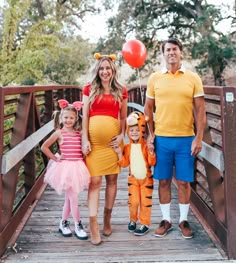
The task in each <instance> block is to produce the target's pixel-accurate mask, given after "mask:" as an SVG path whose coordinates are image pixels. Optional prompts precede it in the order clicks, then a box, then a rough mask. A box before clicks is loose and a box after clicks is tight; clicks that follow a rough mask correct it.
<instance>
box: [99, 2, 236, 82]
mask: <svg viewBox="0 0 236 263" xmlns="http://www.w3.org/2000/svg"><path fill="white" fill-rule="evenodd" d="M106 2H107V1H106ZM112 3H113V0H110V1H109V4H107V8H110V7H111V6H112ZM118 3H119V7H118V14H117V15H116V16H114V17H112V18H110V19H109V20H108V21H107V23H108V28H109V36H108V38H107V39H103V40H101V41H100V43H99V45H98V48H102V47H106V48H107V49H111V50H112V49H113V50H121V49H122V45H123V43H125V40H126V39H130V38H137V39H139V40H141V41H142V42H143V43H144V44H145V46H146V47H147V49H148V60H147V61H146V66H145V68H146V69H147V68H148V66H149V65H148V64H149V63H150V64H152V65H153V64H154V63H156V61H155V60H156V58H157V56H158V55H159V50H160V44H161V42H162V40H163V32H168V37H173V36H174V37H178V38H180V39H181V40H182V42H183V43H184V46H185V47H187V48H188V51H189V52H192V53H191V55H192V56H193V57H195V58H198V59H199V61H200V63H199V66H198V69H201V72H203V71H208V70H209V69H211V70H212V72H213V75H214V78H215V83H216V84H217V85H218V84H219V83H222V84H223V82H222V80H223V77H222V75H223V71H224V69H225V67H226V65H227V64H228V63H229V62H230V61H234V58H235V49H236V43H235V41H233V35H232V37H231V35H230V34H229V35H224V34H223V33H222V32H218V31H217V29H216V28H217V27H216V26H217V25H218V24H219V22H220V21H221V20H223V19H230V18H231V17H230V15H227V17H224V16H223V13H222V12H221V9H220V8H219V7H217V6H216V5H210V4H207V1H202V0H190V1H185V0H159V1H152V0H145V1H137V0H130V1H129V0H120V1H118ZM235 21H236V20H235V18H234V19H233V20H232V23H235ZM166 35H167V34H166V33H165V37H164V38H166V37H167V36H166ZM216 57H218V58H217V59H216ZM150 68H151V66H150Z"/></svg>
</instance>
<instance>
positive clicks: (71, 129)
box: [41, 100, 90, 240]
mask: <svg viewBox="0 0 236 263" xmlns="http://www.w3.org/2000/svg"><path fill="white" fill-rule="evenodd" d="M58 103H59V107H60V108H61V112H59V111H56V112H55V113H54V129H55V132H54V133H53V134H52V135H51V136H50V137H49V138H48V139H47V140H46V141H45V142H44V143H43V145H42V147H41V150H42V152H43V153H44V154H45V155H46V156H47V157H48V158H50V160H49V163H48V166H47V172H46V174H45V179H44V181H45V182H46V183H48V184H49V185H50V186H51V187H52V188H54V189H55V190H56V192H57V193H58V194H61V193H62V192H64V193H65V202H64V207H63V211H62V219H61V221H60V225H59V232H60V233H61V234H62V235H63V236H64V237H69V236H72V232H71V229H70V223H69V221H68V218H69V215H70V213H71V214H72V217H73V219H74V222H75V232H74V233H75V236H76V237H77V238H79V239H81V240H85V239H87V238H88V235H87V233H86V232H85V231H84V229H83V225H82V223H81V220H80V211H79V208H78V193H80V192H82V191H83V190H84V189H85V188H88V185H89V181H90V174H89V171H88V169H87V167H86V165H85V163H84V161H83V155H82V149H81V134H80V131H79V118H80V117H79V115H78V111H79V110H80V109H81V108H82V102H79V101H76V102H74V103H73V104H69V103H68V101H66V100H59V101H58ZM56 141H57V142H58V145H59V148H60V155H59V154H58V153H56V154H55V155H54V154H53V153H52V151H51V150H50V149H49V147H50V146H51V145H52V144H53V143H55V142H56Z"/></svg>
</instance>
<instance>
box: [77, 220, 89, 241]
mask: <svg viewBox="0 0 236 263" xmlns="http://www.w3.org/2000/svg"><path fill="white" fill-rule="evenodd" d="M75 236H76V237H77V238H78V239H80V240H86V239H88V234H87V233H86V232H85V231H84V227H83V225H82V222H81V221H79V222H78V223H77V222H76V223H75Z"/></svg>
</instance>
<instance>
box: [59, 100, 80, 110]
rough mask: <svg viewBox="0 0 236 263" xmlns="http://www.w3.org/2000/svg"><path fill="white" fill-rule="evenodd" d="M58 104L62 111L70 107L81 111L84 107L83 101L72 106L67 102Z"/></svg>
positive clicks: (60, 101) (63, 101)
mask: <svg viewBox="0 0 236 263" xmlns="http://www.w3.org/2000/svg"><path fill="white" fill-rule="evenodd" d="M58 103H59V107H60V109H64V108H65V107H67V106H68V105H73V106H74V107H75V109H76V110H77V111H79V110H80V109H81V108H82V106H83V102H82V101H75V102H73V103H72V104H70V103H69V102H68V101H67V100H58Z"/></svg>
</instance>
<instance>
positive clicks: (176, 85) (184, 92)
mask: <svg viewBox="0 0 236 263" xmlns="http://www.w3.org/2000/svg"><path fill="white" fill-rule="evenodd" d="M182 50H183V46H182V44H181V42H180V41H179V40H178V39H176V38H170V39H168V40H166V41H164V43H163V45H162V53H163V56H164V59H165V63H166V67H165V68H163V69H162V71H161V72H156V73H153V74H152V75H151V76H150V77H149V79H148V83H147V93H146V102H145V107H144V111H145V114H146V118H147V120H148V124H149V131H150V132H151V133H152V131H153V110H154V106H155V111H156V112H155V134H149V138H148V141H149V147H150V148H153V147H154V146H155V151H156V156H157V164H156V165H155V167H154V179H157V180H159V186H158V193H159V199H160V208H161V212H162V221H161V223H160V225H159V227H158V228H157V229H156V230H155V236H157V237H163V236H165V235H166V234H167V233H168V231H170V230H171V229H172V223H171V216H170V203H171V181H172V171H173V167H175V176H176V180H177V185H178V200H179V209H180V218H179V230H180V231H181V233H182V236H183V237H184V238H192V237H193V232H192V229H191V227H190V225H189V223H188V220H187V216H188V212H189V205H190V195H191V188H190V183H191V182H193V181H194V158H195V156H196V155H197V154H198V153H199V152H200V151H201V149H202V137H203V131H204V127H205V122H206V114H205V102H204V91H203V86H202V81H201V79H200V77H199V76H198V75H197V74H196V73H193V72H191V71H190V70H187V69H185V68H184V66H183V65H182V62H181V57H182ZM193 115H195V118H194V116H193ZM194 119H195V126H196V127H195V128H196V134H195V133H194ZM153 142H154V145H153V144H152V143H153Z"/></svg>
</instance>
